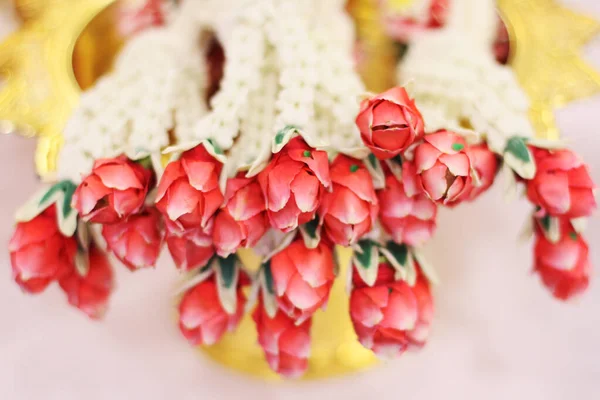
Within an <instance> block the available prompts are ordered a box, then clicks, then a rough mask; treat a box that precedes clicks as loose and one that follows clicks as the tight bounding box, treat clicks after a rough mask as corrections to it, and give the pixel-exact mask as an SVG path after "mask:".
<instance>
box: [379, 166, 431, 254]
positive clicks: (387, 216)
mask: <svg viewBox="0 0 600 400" xmlns="http://www.w3.org/2000/svg"><path fill="white" fill-rule="evenodd" d="M410 167H411V164H409V163H408V162H405V163H404V164H403V167H402V168H403V171H405V170H407V169H409V168H410ZM405 175H406V174H405ZM405 180H406V179H405ZM385 182H386V187H385V189H383V190H379V191H378V192H377V197H378V198H379V205H380V207H381V209H380V213H379V221H380V222H381V225H382V226H383V228H384V229H385V230H386V232H387V233H389V234H390V235H391V236H392V238H393V240H394V241H395V242H396V243H405V244H407V245H409V246H421V245H423V244H425V242H427V241H428V240H429V239H431V237H432V236H433V233H434V232H435V228H436V222H435V218H436V215H437V205H436V204H435V203H434V202H433V201H432V200H431V199H430V198H429V197H428V196H427V195H426V194H425V193H423V192H422V191H421V192H420V193H418V194H413V195H412V196H411V195H409V194H408V193H410V191H409V190H406V189H405V186H406V185H410V184H411V183H410V182H409V183H407V182H399V181H398V179H396V177H395V176H394V175H392V174H387V176H386V179H385ZM407 192H408V193H407ZM411 194H412V193H411Z"/></svg>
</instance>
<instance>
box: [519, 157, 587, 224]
mask: <svg viewBox="0 0 600 400" xmlns="http://www.w3.org/2000/svg"><path fill="white" fill-rule="evenodd" d="M531 151H532V152H533V156H534V158H535V163H536V165H537V173H536V175H535V177H534V178H533V179H532V180H530V181H529V182H528V183H527V197H529V200H530V201H531V202H532V203H533V204H535V205H538V206H540V207H541V208H543V209H544V210H546V211H547V212H548V213H549V214H550V215H554V216H565V217H567V218H579V217H587V216H590V215H591V214H592V213H593V212H594V210H595V209H596V207H597V204H596V198H595V196H594V191H595V189H596V186H595V185H594V182H593V181H592V178H591V177H590V174H589V171H588V168H587V165H585V164H584V163H583V162H582V161H581V159H580V158H579V157H578V156H577V155H576V154H575V153H573V152H572V151H570V150H552V151H550V150H543V149H538V148H531Z"/></svg>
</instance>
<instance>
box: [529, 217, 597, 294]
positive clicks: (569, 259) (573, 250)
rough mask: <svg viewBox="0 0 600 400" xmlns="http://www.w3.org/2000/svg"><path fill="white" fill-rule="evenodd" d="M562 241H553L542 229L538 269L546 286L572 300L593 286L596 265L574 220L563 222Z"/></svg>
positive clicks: (538, 241) (538, 235)
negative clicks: (591, 281)
mask: <svg viewBox="0 0 600 400" xmlns="http://www.w3.org/2000/svg"><path fill="white" fill-rule="evenodd" d="M560 225H561V226H560V231H561V232H560V235H561V236H560V240H559V241H558V242H557V243H552V242H551V241H549V240H548V239H547V238H546V236H545V235H544V234H543V233H542V232H541V230H540V229H539V228H538V229H537V230H536V241H535V248H534V253H535V271H536V272H537V273H538V274H539V275H540V277H541V278H542V282H543V283H544V285H545V286H546V287H547V288H548V290H550V291H551V292H552V294H553V295H554V297H556V298H557V299H560V300H569V299H571V298H573V297H576V296H578V295H579V294H581V293H583V292H584V291H585V290H586V289H587V288H588V286H589V282H590V273H591V271H592V267H591V265H590V260H589V249H588V244H587V243H586V242H585V240H584V239H583V238H582V237H581V235H579V234H577V233H576V232H575V231H574V230H573V227H572V226H571V224H570V222H569V221H568V220H566V219H562V220H561V222H560Z"/></svg>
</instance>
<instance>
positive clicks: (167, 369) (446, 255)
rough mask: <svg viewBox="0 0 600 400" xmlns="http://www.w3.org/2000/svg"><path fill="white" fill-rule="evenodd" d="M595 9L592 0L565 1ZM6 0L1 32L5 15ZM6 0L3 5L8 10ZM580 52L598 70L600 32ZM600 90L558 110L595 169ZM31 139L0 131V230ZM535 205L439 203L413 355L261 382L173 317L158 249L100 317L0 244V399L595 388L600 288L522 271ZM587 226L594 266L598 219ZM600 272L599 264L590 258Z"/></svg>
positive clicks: (599, 391) (170, 277)
mask: <svg viewBox="0 0 600 400" xmlns="http://www.w3.org/2000/svg"><path fill="white" fill-rule="evenodd" d="M564 3H566V4H569V5H571V6H572V7H574V8H577V9H580V10H584V11H587V12H588V13H591V14H593V15H595V16H596V17H597V18H599V19H600V2H598V1H597V0H587V1H585V0H578V1H577V0H572V1H564ZM4 4H6V2H5V1H3V0H0V36H2V35H3V34H4V33H6V32H7V31H8V30H9V29H10V27H11V24H10V20H9V17H8V14H7V11H6V10H8V8H7V7H6V6H4ZM3 9H4V12H2V10H3ZM586 57H587V58H588V60H590V61H591V62H592V63H593V64H594V65H595V66H596V67H597V68H598V69H599V70H600V39H598V40H595V41H593V42H592V43H591V44H590V46H589V47H588V49H587V51H586ZM599 110H600V97H595V98H593V99H589V100H586V101H582V102H579V103H576V104H572V105H570V106H569V107H568V109H566V110H563V111H561V112H560V113H559V116H558V119H559V123H560V127H561V128H562V132H563V134H564V136H565V137H568V138H570V139H572V140H573V142H574V146H573V147H574V148H575V150H577V151H578V152H579V153H580V154H581V155H582V156H583V157H584V158H585V159H586V160H587V161H588V163H589V164H590V168H591V172H592V175H593V177H594V178H595V180H596V182H600V157H599V156H598V150H599V149H600V128H599V126H600V114H599ZM34 147H35V143H34V141H33V140H27V139H22V138H19V137H11V136H0V166H1V171H2V172H3V175H2V179H1V180H0V193H1V194H2V198H1V199H0V243H3V244H5V243H7V242H8V240H9V237H10V235H11V231H12V216H13V212H14V211H15V209H16V208H17V207H18V206H19V205H20V204H22V202H24V201H25V200H26V199H27V197H28V195H29V194H31V193H33V191H34V190H35V189H36V188H37V187H38V184H39V182H38V180H37V178H36V175H35V171H34V166H33V162H32V159H33V151H34ZM528 212H529V207H528V206H527V204H525V202H519V201H517V202H515V203H513V204H505V203H504V201H503V200H502V183H501V182H499V184H498V185H496V187H495V189H494V190H492V191H491V192H489V193H488V194H487V195H485V196H484V198H483V199H481V201H480V202H478V203H477V204H474V205H472V206H465V207H459V208H458V209H456V210H453V211H452V212H449V211H446V210H444V211H443V212H442V214H441V216H440V221H439V226H440V228H439V231H438V234H437V236H436V238H435V239H434V240H433V242H432V243H431V244H430V245H429V246H428V248H427V253H428V255H429V259H430V260H431V261H432V263H433V264H434V265H436V267H437V270H438V272H439V274H440V276H441V278H442V280H443V284H442V285H441V286H440V287H438V288H437V289H436V299H437V319H436V321H435V330H434V333H433V336H432V337H431V340H430V342H429V345H428V346H427V347H426V348H425V349H424V350H423V351H422V352H421V353H419V354H408V355H406V356H404V357H402V358H401V359H399V360H397V361H395V362H392V363H389V364H388V365H385V366H382V367H379V368H377V369H375V370H372V371H370V372H368V373H364V374H360V375H355V376H350V377H347V378H339V379H333V380H329V381H318V382H297V383H287V384H279V385H275V386H273V385H267V384H265V383H263V382H261V381H257V380H253V379H250V378H247V377H245V376H240V375H237V374H236V373H233V372H230V371H227V370H225V369H223V368H221V367H220V366H218V365H215V364H214V363H212V362H211V361H209V360H206V359H203V358H201V357H199V356H198V353H197V352H195V351H192V350H191V349H190V348H189V347H188V345H187V344H186V343H185V341H184V340H182V338H181V337H180V335H179V333H178V331H177V328H176V326H175V324H174V323H173V314H172V313H173V308H172V302H171V295H172V293H171V290H172V288H173V284H174V282H175V280H176V278H177V274H176V273H175V270H174V268H172V267H171V265H169V261H168V257H167V256H166V254H165V255H164V256H163V257H162V259H161V261H162V262H161V263H160V264H159V266H158V267H157V269H156V271H142V272H138V273H136V274H131V273H128V271H127V270H126V269H125V268H117V279H118V284H119V287H118V290H117V291H116V293H115V294H114V296H113V299H112V304H111V310H110V312H109V314H108V316H107V318H106V320H105V321H104V322H103V323H92V322H89V321H88V320H86V319H85V318H84V317H83V316H82V315H80V314H79V313H77V312H75V311H74V310H72V309H71V308H69V307H67V306H66V305H65V299H64V297H63V295H62V294H61V293H60V292H59V290H58V289H57V288H56V287H53V288H52V289H51V290H49V291H48V292H47V293H45V294H44V295H42V296H39V297H28V296H25V295H23V294H22V293H21V292H20V291H19V289H18V287H17V286H16V285H15V284H14V283H13V282H12V281H11V279H10V266H9V260H8V254H7V251H5V250H4V251H0V264H1V265H2V269H1V270H0V271H4V272H2V273H1V274H0V318H1V321H2V325H1V326H2V327H1V328H0V398H1V399H11V400H12V399H47V400H53V399H57V400H58V399H60V400H70V399H83V398H85V399H89V400H94V399H109V398H110V399H133V398H135V399H137V398H144V399H164V398H177V399H180V400H185V399H197V398H203V399H230V398H231V399H233V398H239V399H262V400H269V399H290V400H292V399H307V398H311V397H314V396H318V397H317V398H331V399H338V398H347V399H367V398H371V399H375V398H378V399H399V398H406V399H411V400H414V399H435V398H450V399H454V398H456V399H458V398H461V399H488V400H492V399H509V398H512V399H540V400H542V399H543V400H553V399H557V400H558V399H566V398H577V399H598V398H600V333H599V330H600V289H599V285H598V283H597V282H593V284H592V287H591V289H590V290H589V292H588V293H587V294H586V295H585V296H584V297H583V298H581V299H579V300H578V301H576V302H575V303H570V304H561V303H558V302H556V301H553V299H552V298H551V297H550V296H549V295H548V294H547V293H546V291H545V290H544V289H543V288H542V287H541V285H540V284H539V282H538V279H537V277H535V276H532V275H531V274H530V268H531V266H530V263H531V254H530V246H529V245H518V244H517V243H515V242H516V239H515V238H516V236H517V234H518V233H519V231H520V228H521V224H522V221H524V220H525V218H527V214H528ZM587 237H588V240H589V242H590V244H591V245H592V246H593V247H594V251H593V252H592V264H594V265H595V266H596V267H598V265H600V248H599V246H600V224H599V223H598V220H597V219H594V220H592V221H591V223H590V226H589V229H588V232H587ZM596 272H597V268H596Z"/></svg>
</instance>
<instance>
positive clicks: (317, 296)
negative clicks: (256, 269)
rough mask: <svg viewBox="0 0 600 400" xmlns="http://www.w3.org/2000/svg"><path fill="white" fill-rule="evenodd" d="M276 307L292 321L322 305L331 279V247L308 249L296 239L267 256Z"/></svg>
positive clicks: (332, 272) (329, 289) (302, 317)
mask: <svg viewBox="0 0 600 400" xmlns="http://www.w3.org/2000/svg"><path fill="white" fill-rule="evenodd" d="M271 272H272V274H273V284H274V287H275V293H276V295H277V301H278V304H279V308H280V309H281V310H282V311H283V312H284V313H285V314H287V315H288V317H290V318H292V319H294V320H295V321H300V322H302V321H304V320H306V319H308V318H310V317H311V316H312V315H313V314H314V313H315V311H317V310H318V309H319V308H321V307H324V306H325V305H326V304H327V300H328V299H329V292H330V291H331V286H332V285H333V281H334V279H335V274H334V260H333V253H332V249H331V247H329V246H327V245H325V244H324V243H320V244H319V245H318V246H317V247H316V248H315V249H309V248H307V247H306V246H305V245H304V241H303V240H302V239H298V240H296V241H295V242H293V243H292V244H290V245H289V246H288V247H286V248H285V249H283V250H282V251H281V252H279V253H277V254H276V255H274V256H273V258H271Z"/></svg>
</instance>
